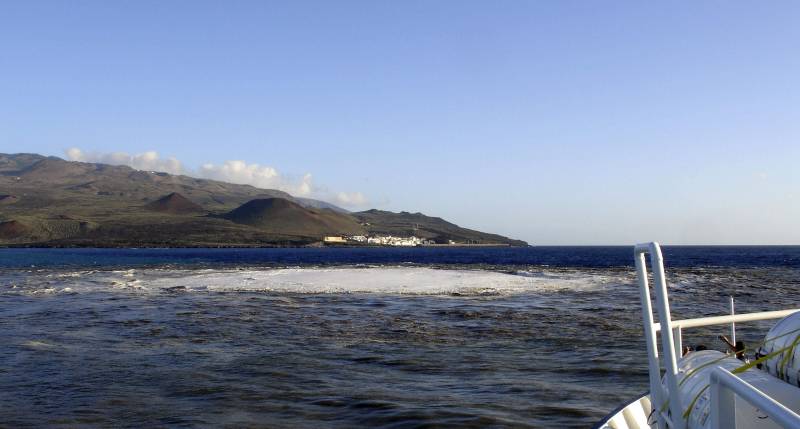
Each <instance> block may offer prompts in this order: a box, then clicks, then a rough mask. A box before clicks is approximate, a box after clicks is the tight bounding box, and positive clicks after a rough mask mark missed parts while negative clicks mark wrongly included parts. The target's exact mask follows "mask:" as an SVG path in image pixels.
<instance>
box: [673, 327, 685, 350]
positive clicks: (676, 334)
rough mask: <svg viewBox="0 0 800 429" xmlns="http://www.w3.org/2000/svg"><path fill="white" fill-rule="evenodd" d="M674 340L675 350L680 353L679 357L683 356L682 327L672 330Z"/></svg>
mask: <svg viewBox="0 0 800 429" xmlns="http://www.w3.org/2000/svg"><path fill="white" fill-rule="evenodd" d="M672 340H673V341H675V350H677V351H678V356H679V357H680V356H683V332H682V331H681V327H680V326H676V327H674V328H672Z"/></svg>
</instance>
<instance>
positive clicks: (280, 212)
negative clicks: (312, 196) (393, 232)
mask: <svg viewBox="0 0 800 429" xmlns="http://www.w3.org/2000/svg"><path fill="white" fill-rule="evenodd" d="M223 217H224V218H225V219H228V220H230V221H232V222H235V223H239V224H244V225H249V226H253V227H256V228H258V229H261V230H264V231H268V232H274V233H277V232H280V233H283V234H291V235H299V236H304V237H313V238H317V239H321V238H322V237H323V236H325V235H342V234H347V235H350V234H363V233H364V228H362V227H361V225H359V224H358V221H356V219H354V218H353V217H352V216H350V215H348V214H345V213H339V212H335V211H333V210H328V209H310V208H305V207H303V206H301V205H299V204H297V203H294V202H292V201H289V200H287V199H284V198H266V199H257V200H252V201H249V202H247V203H245V204H243V205H242V206H241V207H239V208H237V209H235V210H232V211H231V212H229V213H227V214H225V215H224V216H223Z"/></svg>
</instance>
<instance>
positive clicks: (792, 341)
mask: <svg viewBox="0 0 800 429" xmlns="http://www.w3.org/2000/svg"><path fill="white" fill-rule="evenodd" d="M786 347H788V349H787V350H785V351H783V352H782V353H778V354H777V355H776V356H774V357H772V358H769V359H767V360H766V361H764V363H763V364H762V365H761V369H763V370H764V371H766V372H768V373H770V374H771V375H773V376H775V377H777V378H780V379H781V380H783V381H785V382H787V383H789V384H792V385H794V386H797V387H800V313H794V314H790V315H788V316H786V317H784V318H783V319H781V321H780V322H778V323H776V324H775V326H773V327H772V329H770V330H769V332H767V336H766V338H765V341H764V345H763V346H761V347H760V348H759V350H758V356H767V355H769V354H770V353H773V352H776V351H778V350H781V349H783V348H786Z"/></svg>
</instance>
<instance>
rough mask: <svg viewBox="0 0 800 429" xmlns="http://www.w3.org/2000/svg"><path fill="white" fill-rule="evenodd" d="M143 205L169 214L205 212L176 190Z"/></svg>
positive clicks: (148, 208)
mask: <svg viewBox="0 0 800 429" xmlns="http://www.w3.org/2000/svg"><path fill="white" fill-rule="evenodd" d="M144 207H145V208H146V209H147V210H150V211H154V212H161V213H171V214H192V213H203V212H205V210H203V208H202V207H200V206H199V205H197V204H195V203H193V202H192V201H191V200H189V199H188V198H186V197H184V196H183V195H181V194H179V193H177V192H173V193H171V194H169V195H165V196H163V197H161V198H159V199H157V200H155V201H153V202H150V203H147V204H146V205H145V206H144Z"/></svg>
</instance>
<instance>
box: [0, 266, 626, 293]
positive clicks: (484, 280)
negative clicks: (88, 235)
mask: <svg viewBox="0 0 800 429" xmlns="http://www.w3.org/2000/svg"><path fill="white" fill-rule="evenodd" d="M46 277H47V280H46V281H42V282H37V281H31V280H32V279H31V278H28V279H27V280H28V282H27V283H28V284H27V287H22V288H21V289H20V286H19V285H7V286H6V287H5V288H4V289H5V290H6V291H10V290H9V289H20V290H18V292H23V293H24V292H27V293H28V294H31V295H36V294H58V293H84V292H100V291H103V290H107V291H117V292H130V293H164V292H170V293H183V292H215V293H222V292H243V291H244V292H268V293H306V294H334V293H377V294H408V295H507V294H518V293H527V292H546V291H559V290H593V289H598V288H605V287H609V286H612V285H618V284H620V283H624V282H625V279H623V278H620V277H619V276H609V275H600V274H597V273H590V272H581V271H569V272H562V271H552V272H550V271H536V272H531V271H518V272H512V273H509V272H499V271H489V270H469V269H438V268H428V267H369V268H354V267H339V268H279V269H264V268H261V269H225V270H220V269H204V270H174V269H144V270H121V271H85V272H77V273H76V272H69V273H58V274H49V275H47V276H46ZM9 286H10V287H9ZM37 286H38V287H37Z"/></svg>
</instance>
